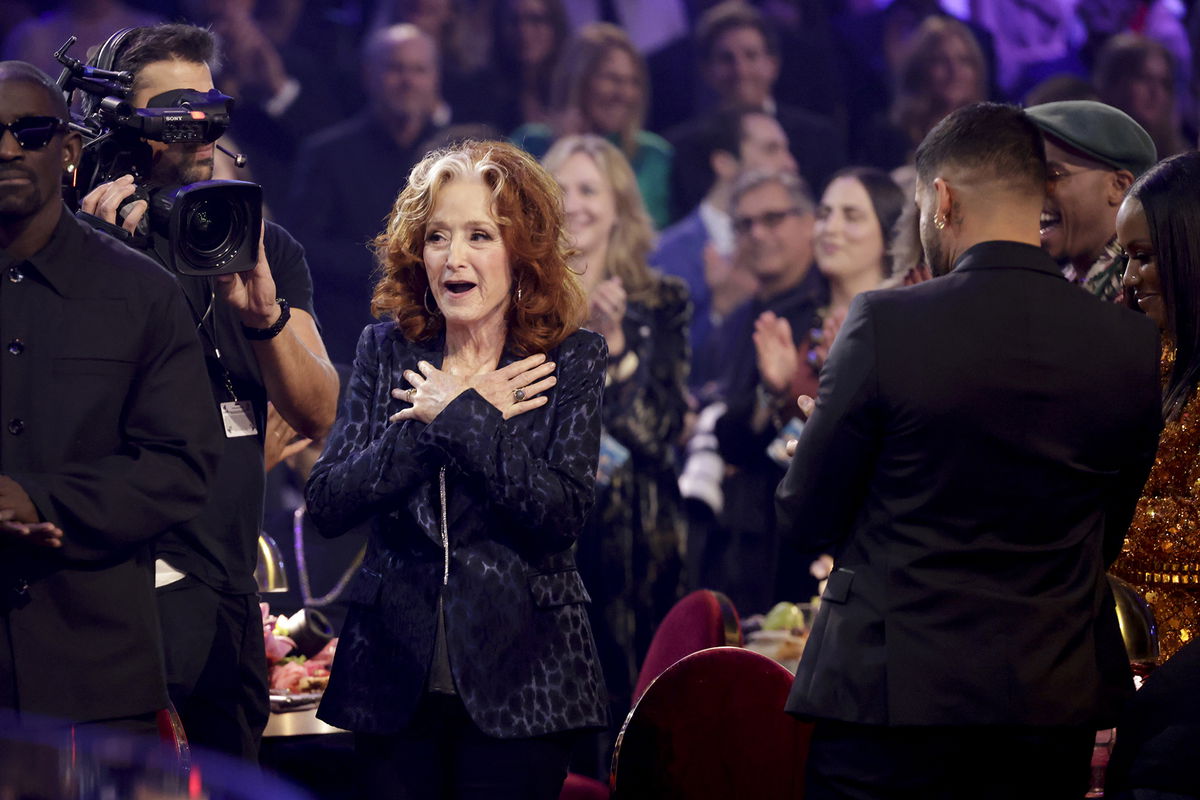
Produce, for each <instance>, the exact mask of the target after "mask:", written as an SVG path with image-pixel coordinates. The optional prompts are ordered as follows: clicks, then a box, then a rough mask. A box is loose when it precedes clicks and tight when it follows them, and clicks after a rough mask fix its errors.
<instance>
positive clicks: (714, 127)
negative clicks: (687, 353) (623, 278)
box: [650, 106, 796, 395]
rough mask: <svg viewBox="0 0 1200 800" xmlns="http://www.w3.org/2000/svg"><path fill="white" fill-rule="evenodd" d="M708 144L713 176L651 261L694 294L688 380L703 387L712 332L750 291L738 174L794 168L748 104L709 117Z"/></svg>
mask: <svg viewBox="0 0 1200 800" xmlns="http://www.w3.org/2000/svg"><path fill="white" fill-rule="evenodd" d="M705 149H706V150H707V158H708V165H709V167H710V168H711V170H712V174H713V175H714V176H715V178H714V179H713V182H712V185H711V186H710V187H709V189H708V192H707V193H706V194H705V196H704V199H703V200H701V201H700V203H699V205H697V206H696V207H695V208H694V209H692V211H691V212H690V213H689V214H688V215H687V216H686V217H684V218H683V219H682V220H680V221H679V222H677V223H675V224H674V225H672V226H671V227H670V228H667V229H666V230H665V231H663V234H662V237H661V238H660V239H659V243H658V249H656V250H655V251H654V254H653V255H652V256H651V257H650V262H651V263H652V264H654V266H656V267H658V268H659V269H661V270H662V271H663V272H665V273H667V274H668V275H675V276H677V277H680V278H682V279H683V280H684V282H686V283H687V286H688V291H689V292H690V293H691V297H692V327H691V336H690V339H691V347H692V369H691V373H690V378H689V381H688V382H689V385H690V386H691V387H692V389H693V391H695V392H699V393H700V394H701V395H703V394H704V392H703V391H702V387H703V386H704V384H705V383H707V382H709V381H710V380H712V378H713V377H715V373H714V369H715V366H716V365H714V364H713V363H711V361H710V360H709V359H707V358H705V357H704V355H705V353H706V349H705V343H706V341H707V340H708V336H709V334H710V333H711V332H712V330H713V329H714V328H715V327H716V326H718V325H720V323H721V321H722V320H723V319H724V318H725V317H726V315H728V314H729V312H730V311H732V310H733V309H734V308H736V307H737V306H739V305H741V304H742V302H743V301H745V300H747V299H749V297H750V296H751V295H752V294H753V293H754V290H755V288H756V282H755V280H754V276H753V275H752V274H751V272H750V270H748V269H746V268H745V265H744V264H738V263H737V262H736V260H735V259H734V245H735V242H734V233H733V220H732V218H731V217H730V213H729V201H730V196H731V195H732V192H733V183H734V180H736V178H737V176H738V175H739V174H740V173H742V172H744V171H747V170H761V171H766V172H771V171H785V172H795V171H796V161H795V159H793V158H792V154H791V152H790V151H789V150H788V146H787V134H785V133H784V132H783V128H782V127H780V125H779V121H778V120H776V119H775V118H774V117H772V116H771V115H770V114H768V113H766V112H765V111H762V110H761V109H758V108H754V107H753V106H741V107H735V108H728V109H724V110H722V111H719V112H717V113H716V114H714V115H713V116H712V118H711V119H710V120H709V125H708V128H707V130H706V137H705Z"/></svg>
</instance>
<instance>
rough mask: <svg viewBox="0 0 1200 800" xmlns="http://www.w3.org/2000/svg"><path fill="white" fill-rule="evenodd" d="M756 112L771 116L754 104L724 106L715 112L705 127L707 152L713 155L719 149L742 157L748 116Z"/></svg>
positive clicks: (705, 149)
mask: <svg viewBox="0 0 1200 800" xmlns="http://www.w3.org/2000/svg"><path fill="white" fill-rule="evenodd" d="M754 114H758V115H760V116H764V117H766V116H770V115H769V114H767V112H765V111H763V110H762V109H761V108H755V107H753V106H734V107H733V108H723V109H721V110H720V111H718V112H716V113H715V114H713V115H712V118H711V119H710V120H709V122H708V125H707V126H706V128H705V138H704V141H705V147H704V152H705V154H706V155H712V154H713V153H715V152H717V151H718V150H723V151H724V152H726V153H729V154H730V155H732V156H734V157H736V158H739V159H740V158H741V153H742V140H743V139H745V138H746V117H749V116H752V115H754Z"/></svg>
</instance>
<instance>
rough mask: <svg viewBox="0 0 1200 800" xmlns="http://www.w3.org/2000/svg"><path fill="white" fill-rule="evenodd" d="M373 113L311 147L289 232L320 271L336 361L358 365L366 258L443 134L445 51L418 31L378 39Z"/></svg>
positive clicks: (371, 81)
mask: <svg viewBox="0 0 1200 800" xmlns="http://www.w3.org/2000/svg"><path fill="white" fill-rule="evenodd" d="M362 77H363V84H364V86H365V88H366V92H367V98H368V100H367V106H366V107H365V108H363V109H362V110H361V111H359V113H358V114H356V115H355V116H353V117H351V118H349V119H347V120H345V121H343V122H340V123H338V124H337V125H335V126H333V127H331V128H328V129H326V130H324V131H321V132H319V133H317V134H315V135H313V136H312V137H310V138H309V139H307V140H306V141H305V142H304V143H303V145H302V146H301V149H300V156H299V159H298V162H297V164H296V168H295V175H294V178H293V182H292V190H291V195H290V198H289V203H288V209H289V219H290V225H289V227H290V228H291V229H292V230H294V231H296V234H297V236H298V237H299V238H300V242H301V244H303V245H304V247H305V249H306V250H307V251H308V258H309V261H310V263H311V264H312V272H313V289H314V294H315V296H316V303H317V311H318V313H319V315H320V319H321V321H322V323H323V326H324V328H325V330H326V336H325V342H326V346H327V347H328V348H329V352H330V355H331V357H332V359H333V360H334V361H337V362H341V363H349V362H350V361H351V360H352V359H353V358H354V347H355V343H356V342H357V341H358V334H359V332H360V331H361V330H362V328H363V326H364V325H366V324H367V323H369V322H370V321H371V320H370V317H369V314H368V309H369V306H370V298H371V286H372V285H373V283H374V280H373V275H372V273H373V270H374V268H375V262H374V260H373V258H372V256H371V253H370V252H369V251H368V250H367V246H366V243H367V242H369V241H371V240H372V239H373V238H374V237H375V235H376V234H377V233H379V231H380V230H381V229H382V227H383V220H384V217H386V216H387V214H388V211H389V210H390V209H391V207H392V202H393V200H394V199H395V197H396V195H397V194H399V192H400V190H401V189H402V188H404V183H405V179H406V177H407V175H408V172H409V170H410V169H412V166H413V165H414V164H415V163H416V162H417V161H419V160H420V159H421V157H422V156H423V155H424V154H425V151H424V149H423V148H422V144H423V143H424V142H425V141H426V140H427V139H428V138H429V137H430V136H431V135H433V134H434V132H435V131H436V130H437V126H436V124H435V122H434V120H433V115H434V111H435V110H436V108H437V103H438V97H439V95H438V85H439V84H438V58H437V45H436V44H435V43H434V42H433V40H432V39H431V38H430V37H429V35H428V34H426V33H423V32H422V31H421V30H419V29H418V28H417V27H416V26H414V25H408V24H404V25H393V26H392V27H389V28H383V29H381V30H378V31H376V32H375V33H373V34H372V35H371V36H370V38H369V39H368V40H367V42H366V44H365V45H364V47H363V76H362Z"/></svg>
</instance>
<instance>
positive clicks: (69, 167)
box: [66, 164, 75, 175]
mask: <svg viewBox="0 0 1200 800" xmlns="http://www.w3.org/2000/svg"><path fill="white" fill-rule="evenodd" d="M66 170H67V174H68V175H70V174H71V173H72V172H74V171H75V165H74V164H67V166H66Z"/></svg>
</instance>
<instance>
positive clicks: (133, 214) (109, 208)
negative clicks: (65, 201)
mask: <svg viewBox="0 0 1200 800" xmlns="http://www.w3.org/2000/svg"><path fill="white" fill-rule="evenodd" d="M136 191H137V184H135V183H134V182H133V176H132V175H122V176H121V177H119V178H117V179H116V180H115V181H109V182H108V183H102V184H100V185H99V186H97V187H96V188H95V189H92V190H91V191H90V192H88V193H87V195H86V196H85V197H84V198H83V200H82V201H80V203H79V208H80V209H81V210H82V211H85V212H87V213H88V214H91V215H92V216H93V217H99V218H100V219H102V220H104V221H105V222H107V223H108V224H110V225H120V226H121V227H122V228H124V229H125V230H126V231H128V232H129V233H137V226H138V223H139V222H141V221H142V217H144V216H146V209H147V208H148V206H147V204H146V201H145V200H135V201H134V202H133V203H131V204H130V205H129V209H128V211H127V212H126V214H125V219H123V220H121V221H120V222H119V223H118V222H117V209H119V208H120V207H121V203H124V202H125V200H126V199H128V198H129V196H130V195H132V194H133V193H134V192H136Z"/></svg>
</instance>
